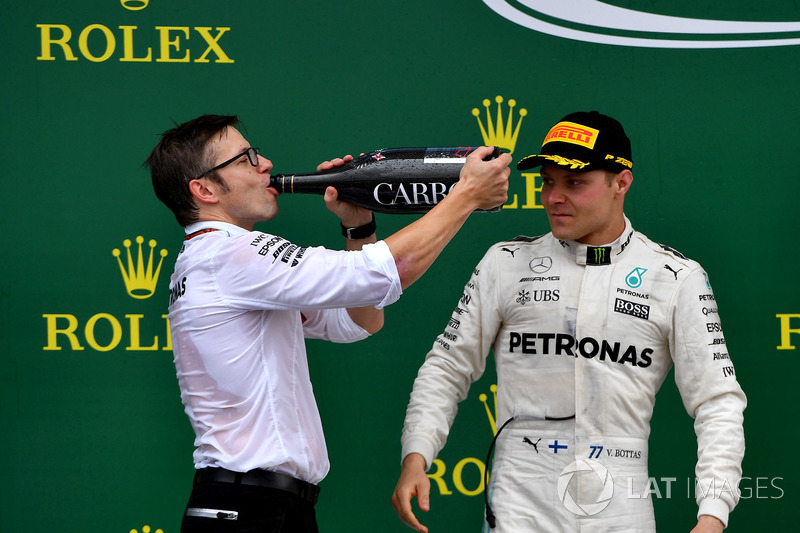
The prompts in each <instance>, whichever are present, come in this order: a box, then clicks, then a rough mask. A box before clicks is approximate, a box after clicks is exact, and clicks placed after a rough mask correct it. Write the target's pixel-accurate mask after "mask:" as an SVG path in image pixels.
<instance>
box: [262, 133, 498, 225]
mask: <svg viewBox="0 0 800 533" xmlns="http://www.w3.org/2000/svg"><path fill="white" fill-rule="evenodd" d="M475 148H476V147H469V146H466V147H465V146H461V147H447V148H386V149H383V150H376V151H374V152H371V153H369V154H367V155H362V156H361V157H358V158H356V159H353V160H352V161H349V162H347V163H345V164H344V165H341V166H338V167H334V168H332V169H330V170H322V171H320V172H310V173H306V174H276V175H274V176H272V177H271V178H270V187H274V188H275V189H277V190H278V192H280V193H281V194H285V193H308V194H325V189H326V188H327V187H328V186H330V185H332V186H334V187H336V190H337V191H338V192H339V198H340V199H342V200H345V201H347V202H351V203H353V204H356V205H359V206H361V207H364V208H366V209H369V210H371V211H376V212H378V213H393V214H406V213H424V212H426V211H429V210H430V209H431V208H433V207H434V206H435V205H436V204H438V203H439V202H440V201H441V200H442V199H443V198H444V197H445V196H446V195H447V193H449V192H450V190H451V189H452V188H453V186H455V184H456V183H457V182H458V178H459V174H460V173H461V168H462V167H463V166H464V161H465V159H466V157H467V155H469V154H470V153H472V152H473V151H474V150H475ZM498 155H500V149H499V148H495V150H494V153H492V155H490V156H489V157H488V158H487V159H494V158H495V157H497V156H498ZM500 208H502V205H499V206H497V207H495V208H492V209H477V210H476V211H499V210H500Z"/></svg>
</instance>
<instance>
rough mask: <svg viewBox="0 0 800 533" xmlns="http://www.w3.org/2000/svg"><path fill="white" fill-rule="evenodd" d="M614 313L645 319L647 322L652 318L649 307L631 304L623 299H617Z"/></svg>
mask: <svg viewBox="0 0 800 533" xmlns="http://www.w3.org/2000/svg"><path fill="white" fill-rule="evenodd" d="M614 311H616V312H617V313H622V314H625V315H630V316H635V317H637V318H644V319H645V320H647V319H649V318H650V306H649V305H644V304H637V303H634V302H629V301H628V300H623V299H622V298H617V299H616V301H615V302H614Z"/></svg>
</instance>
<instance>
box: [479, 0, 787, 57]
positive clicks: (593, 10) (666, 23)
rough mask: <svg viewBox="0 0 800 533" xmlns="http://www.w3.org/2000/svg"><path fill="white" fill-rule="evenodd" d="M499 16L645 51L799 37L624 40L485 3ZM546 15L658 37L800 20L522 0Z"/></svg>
mask: <svg viewBox="0 0 800 533" xmlns="http://www.w3.org/2000/svg"><path fill="white" fill-rule="evenodd" d="M483 2H484V3H485V4H486V5H487V6H489V8H490V9H492V10H493V11H494V12H496V13H497V14H498V15H500V16H502V17H504V18H506V19H508V20H510V21H512V22H514V23H516V24H519V25H520V26H524V27H526V28H529V29H532V30H535V31H538V32H541V33H545V34H547V35H554V36H556V37H563V38H566V39H573V40H576V41H584V42H590V43H598V44H611V45H617V46H635V47H643V48H697V49H700V48H754V47H765V46H793V45H798V44H800V38H791V39H743V40H723V41H700V40H684V39H681V40H677V39H649V38H642V37H623V36H617V35H606V34H599V33H592V32H588V31H581V30H573V29H570V28H564V27H562V26H558V25H556V24H551V23H549V22H545V21H543V20H539V19H537V18H536V17H533V16H531V15H529V14H527V13H524V12H522V11H520V10H518V9H516V8H514V7H512V6H510V5H509V4H508V2H507V0H483ZM520 3H521V4H523V5H526V6H528V7H530V8H531V9H534V10H536V11H539V12H541V13H544V14H546V15H548V16H551V17H554V18H559V19H562V20H567V21H570V22H576V23H579V24H588V25H592V26H598V27H603V28H609V29H621V30H638V31H650V32H656V33H683V34H694V35H700V34H713V33H727V34H739V33H777V32H786V31H800V22H755V21H724V20H705V19H690V18H682V17H672V16H667V15H654V14H652V13H645V12H642V11H633V10H630V9H624V8H619V7H615V6H611V5H608V4H603V3H602V2H599V1H598V0H524V1H522V2H520Z"/></svg>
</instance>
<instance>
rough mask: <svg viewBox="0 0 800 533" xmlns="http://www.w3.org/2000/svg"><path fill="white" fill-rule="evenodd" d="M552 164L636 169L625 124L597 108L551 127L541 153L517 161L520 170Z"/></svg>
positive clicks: (577, 168)
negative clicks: (598, 110)
mask: <svg viewBox="0 0 800 533" xmlns="http://www.w3.org/2000/svg"><path fill="white" fill-rule="evenodd" d="M544 163H552V164H554V165H558V166H559V167H562V168H566V169H568V170H570V171H572V172H589V171H590V170H598V169H600V170H610V171H611V172H622V171H623V170H626V169H631V168H633V157H632V156H631V141H630V139H628V136H627V135H625V130H624V129H623V128H622V124H620V123H619V122H618V121H616V120H614V119H613V118H611V117H609V116H606V115H603V114H600V113H598V112H597V111H589V112H586V111H579V112H577V113H570V114H569V115H567V116H566V117H564V118H562V119H561V120H560V121H559V122H558V124H556V125H555V126H553V127H552V129H550V132H549V133H548V134H547V136H546V137H545V138H544V142H543V143H542V149H541V153H540V154H537V155H529V156H528V157H525V158H523V159H522V160H520V162H519V163H517V170H528V169H529V168H533V167H538V166H540V165H543V164H544Z"/></svg>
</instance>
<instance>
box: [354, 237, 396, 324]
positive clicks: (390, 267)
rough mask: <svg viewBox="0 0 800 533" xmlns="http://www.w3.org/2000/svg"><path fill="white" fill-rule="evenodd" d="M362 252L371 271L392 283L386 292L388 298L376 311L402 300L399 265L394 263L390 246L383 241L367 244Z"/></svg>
mask: <svg viewBox="0 0 800 533" xmlns="http://www.w3.org/2000/svg"><path fill="white" fill-rule="evenodd" d="M361 251H362V252H363V253H364V258H365V259H366V262H367V266H368V267H369V269H370V270H372V271H375V272H379V273H381V274H383V275H384V276H386V278H387V279H389V281H390V282H391V285H390V286H389V289H388V290H387V291H386V296H384V298H383V300H381V302H380V303H379V304H378V305H376V306H375V308H376V309H383V308H384V307H386V306H387V305H390V304H393V303H394V302H396V301H397V300H398V299H399V298H400V295H401V294H403V287H402V285H401V283H400V274H399V273H398V272H397V264H395V262H394V256H392V251H391V250H390V249H389V245H387V244H386V243H385V242H383V241H378V242H375V243H371V244H365V245H364V246H363V247H362V248H361Z"/></svg>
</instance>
